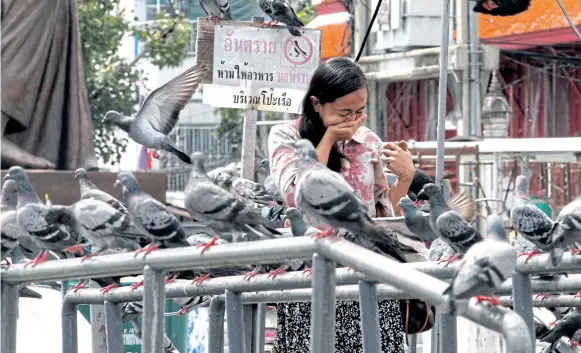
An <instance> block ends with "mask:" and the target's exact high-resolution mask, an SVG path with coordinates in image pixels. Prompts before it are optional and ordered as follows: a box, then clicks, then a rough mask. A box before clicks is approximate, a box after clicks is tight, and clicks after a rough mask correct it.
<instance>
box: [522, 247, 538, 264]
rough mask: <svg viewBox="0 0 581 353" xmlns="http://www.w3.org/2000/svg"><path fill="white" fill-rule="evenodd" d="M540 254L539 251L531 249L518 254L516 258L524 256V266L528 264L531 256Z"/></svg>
mask: <svg viewBox="0 0 581 353" xmlns="http://www.w3.org/2000/svg"><path fill="white" fill-rule="evenodd" d="M540 253H541V252H540V251H539V249H533V250H532V251H525V252H522V253H520V254H519V255H518V257H521V256H526V257H527V258H526V259H525V264H526V263H527V262H529V260H530V259H531V258H532V257H533V256H535V255H536V254H540Z"/></svg>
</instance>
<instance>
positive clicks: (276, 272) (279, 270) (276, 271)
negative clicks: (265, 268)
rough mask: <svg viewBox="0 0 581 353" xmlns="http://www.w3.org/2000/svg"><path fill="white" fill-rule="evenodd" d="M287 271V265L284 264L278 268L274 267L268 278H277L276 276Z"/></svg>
mask: <svg viewBox="0 0 581 353" xmlns="http://www.w3.org/2000/svg"><path fill="white" fill-rule="evenodd" d="M285 272H286V267H284V266H281V267H279V268H277V269H274V270H272V271H270V272H269V273H268V278H272V279H275V278H276V276H278V275H281V274H283V273H285Z"/></svg>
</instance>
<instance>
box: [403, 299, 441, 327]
mask: <svg viewBox="0 0 581 353" xmlns="http://www.w3.org/2000/svg"><path fill="white" fill-rule="evenodd" d="M399 308H400V309H401V316H402V323H403V331H404V332H405V333H406V334H408V335H416V334H418V333H422V332H426V331H428V330H430V329H431V328H432V327H434V323H435V321H436V308H435V307H434V306H433V305H431V304H428V303H426V302H424V301H421V300H419V299H404V300H400V301H399Z"/></svg>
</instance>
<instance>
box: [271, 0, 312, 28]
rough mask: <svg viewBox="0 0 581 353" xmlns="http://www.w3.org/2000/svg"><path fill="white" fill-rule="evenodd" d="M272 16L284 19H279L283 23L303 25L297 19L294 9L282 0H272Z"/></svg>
mask: <svg viewBox="0 0 581 353" xmlns="http://www.w3.org/2000/svg"><path fill="white" fill-rule="evenodd" d="M272 9H273V10H274V11H273V16H274V17H276V18H278V19H286V21H281V22H283V23H284V24H287V25H291V26H296V27H304V26H305V25H304V24H303V23H302V22H301V20H299V18H298V17H297V14H296V13H295V10H294V9H293V8H292V7H291V6H290V5H289V4H288V3H287V2H286V1H282V0H274V1H273V2H272Z"/></svg>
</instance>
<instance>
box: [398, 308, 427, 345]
mask: <svg viewBox="0 0 581 353" xmlns="http://www.w3.org/2000/svg"><path fill="white" fill-rule="evenodd" d="M405 302H406V305H405V325H404V332H405V334H406V336H405V341H406V344H407V345H408V346H409V343H408V324H409V319H410V300H409V299H406V301H405ZM430 310H432V308H431V306H430V304H428V303H426V319H425V320H424V324H423V325H422V328H420V330H419V331H418V332H417V333H422V332H424V330H425V329H426V326H428V321H429V320H430Z"/></svg>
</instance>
